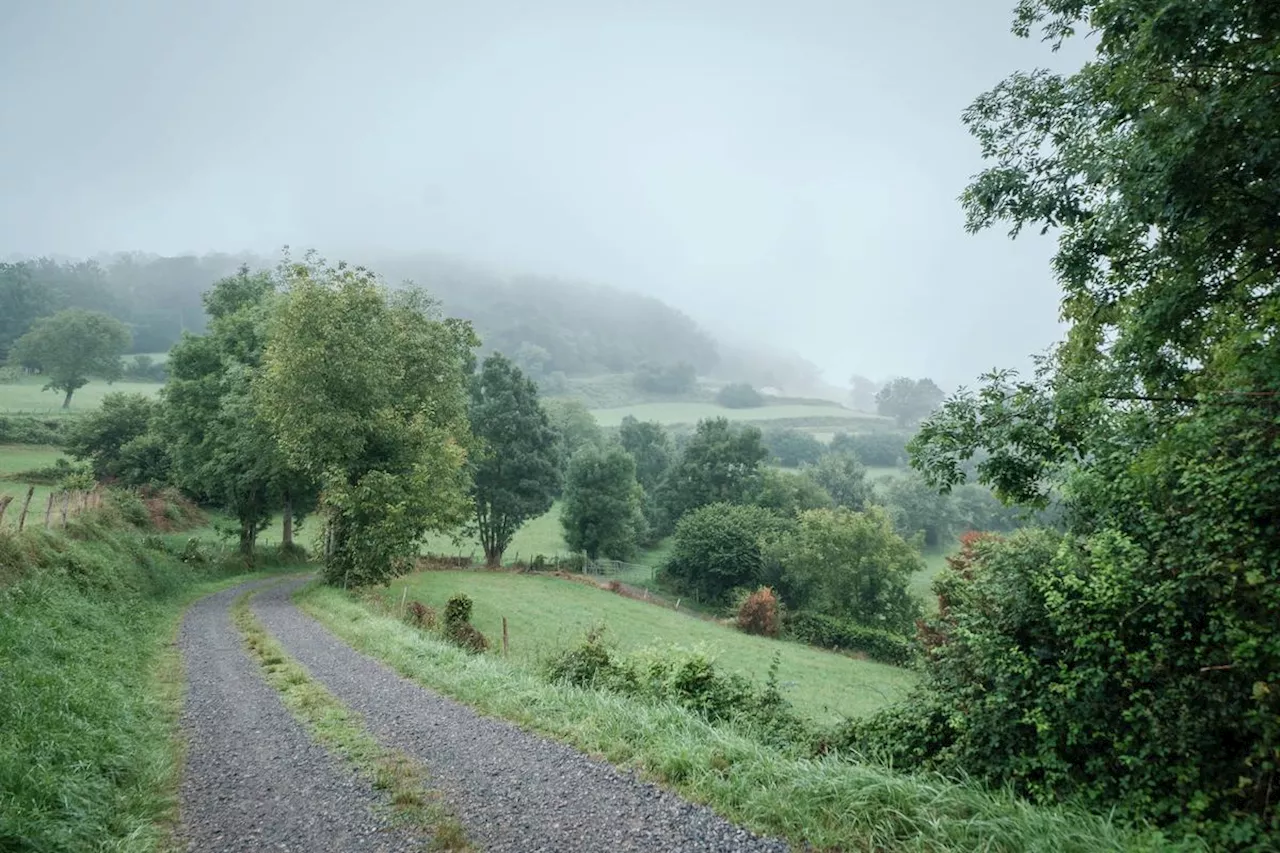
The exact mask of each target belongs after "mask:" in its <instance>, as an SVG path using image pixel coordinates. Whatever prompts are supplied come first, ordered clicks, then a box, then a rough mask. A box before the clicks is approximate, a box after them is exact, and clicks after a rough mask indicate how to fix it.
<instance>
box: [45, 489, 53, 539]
mask: <svg viewBox="0 0 1280 853" xmlns="http://www.w3.org/2000/svg"><path fill="white" fill-rule="evenodd" d="M52 518H53V492H50V493H49V501H48V503H47V504H46V505H45V508H44V526H45V529H46V530H48V529H49V521H50V519H52Z"/></svg>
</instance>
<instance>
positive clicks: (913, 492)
mask: <svg viewBox="0 0 1280 853" xmlns="http://www.w3.org/2000/svg"><path fill="white" fill-rule="evenodd" d="M878 488H879V492H880V494H879V499H880V501H881V502H882V503H883V504H884V505H885V508H886V509H887V510H888V511H889V516H890V517H891V518H892V519H893V526H894V528H895V529H897V531H898V533H899V534H901V535H902V536H906V537H914V536H920V537H921V541H922V542H923V544H924V546H925V547H926V548H937V547H940V546H942V545H944V544H946V543H947V542H949V541H951V538H952V537H953V536H954V535H955V534H956V533H959V532H961V531H960V530H958V529H957V528H958V527H961V526H963V525H962V523H961V519H960V517H959V516H958V514H957V512H956V506H955V503H954V502H953V501H952V500H951V496H950V495H946V494H939V492H938V490H937V489H936V488H934V487H932V486H930V484H929V482H928V481H927V480H926V479H925V478H924V477H922V476H920V475H919V474H917V473H915V472H912V473H911V474H909V475H907V476H904V477H893V478H891V479H889V480H886V481H884V482H883V483H881V484H880V486H879V487H878Z"/></svg>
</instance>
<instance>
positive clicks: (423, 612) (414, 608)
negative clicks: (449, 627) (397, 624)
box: [405, 601, 436, 630]
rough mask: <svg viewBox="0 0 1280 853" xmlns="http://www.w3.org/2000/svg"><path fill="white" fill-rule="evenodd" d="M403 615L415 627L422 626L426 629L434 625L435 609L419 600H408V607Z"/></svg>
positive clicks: (432, 627)
mask: <svg viewBox="0 0 1280 853" xmlns="http://www.w3.org/2000/svg"><path fill="white" fill-rule="evenodd" d="M405 616H406V618H407V619H408V621H409V624H410V625H413V626H414V627H415V628H424V629H427V630H431V629H434V628H435V627H436V611H435V608H432V607H428V606H427V605H425V604H423V603H422V602H421V601H410V602H409V607H408V609H407V610H406V612H405Z"/></svg>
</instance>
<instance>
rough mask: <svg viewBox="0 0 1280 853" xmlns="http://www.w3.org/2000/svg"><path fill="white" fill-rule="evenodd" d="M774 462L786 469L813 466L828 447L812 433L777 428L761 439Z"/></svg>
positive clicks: (766, 433)
mask: <svg viewBox="0 0 1280 853" xmlns="http://www.w3.org/2000/svg"><path fill="white" fill-rule="evenodd" d="M761 438H762V440H763V441H764V446H765V449H766V450H768V451H769V455H770V456H771V457H772V458H773V461H774V462H777V463H778V464H779V465H781V466H783V467H784V468H799V467H800V466H801V465H812V464H814V463H816V462H817V461H818V460H819V459H821V458H822V455H823V454H824V453H826V452H827V447H826V445H824V444H823V443H822V442H821V441H819V440H818V439H816V438H814V437H813V435H812V434H811V433H807V432H801V431H800V430H798V429H791V428H789V427H780V428H778V427H775V428H773V429H767V430H765V431H764V434H763V436H762V437H761Z"/></svg>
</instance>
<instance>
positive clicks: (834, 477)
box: [804, 452, 875, 511]
mask: <svg viewBox="0 0 1280 853" xmlns="http://www.w3.org/2000/svg"><path fill="white" fill-rule="evenodd" d="M804 472H805V474H806V476H808V477H809V478H810V479H811V480H813V482H815V483H817V484H818V486H820V487H821V488H822V489H823V491H825V492H826V493H827V494H828V495H830V496H831V499H832V500H833V501H835V504H836V506H842V507H845V508H846V509H851V510H855V511H861V510H863V509H865V508H866V506H867V504H869V503H871V501H872V499H873V497H874V491H875V490H874V489H873V488H872V485H871V484H870V483H868V482H867V469H866V467H865V466H864V465H863V464H862V463H861V462H859V461H858V459H857V457H855V456H854V455H852V454H850V453H840V452H836V453H828V454H826V455H825V456H823V457H822V458H821V459H819V460H818V464H817V465H813V466H810V467H808V468H805V470H804ZM815 508H816V507H815Z"/></svg>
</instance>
